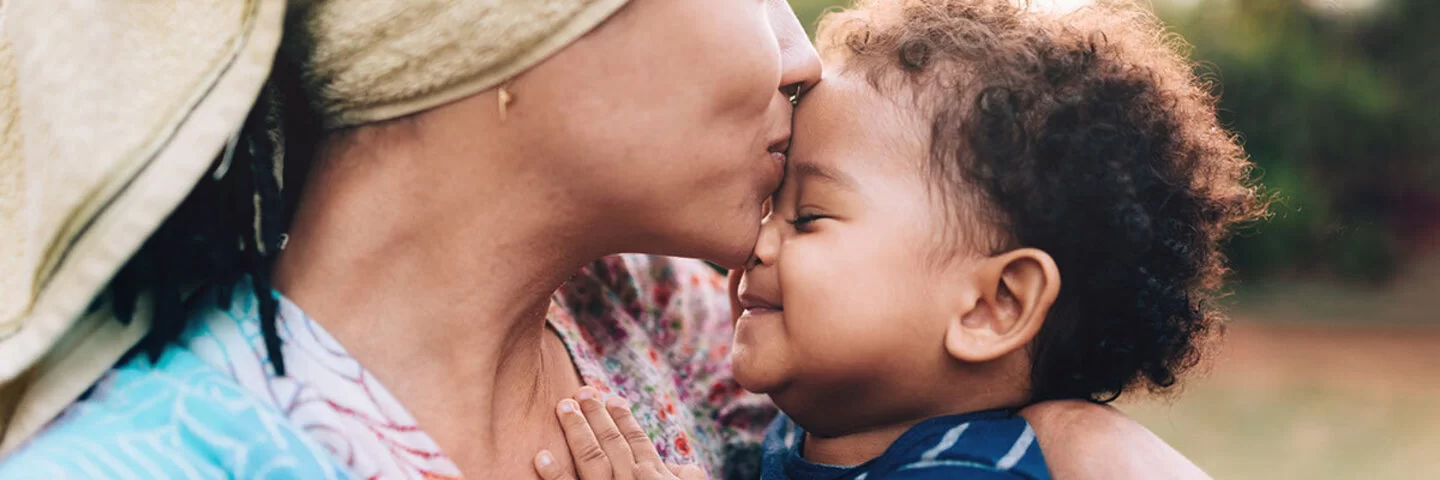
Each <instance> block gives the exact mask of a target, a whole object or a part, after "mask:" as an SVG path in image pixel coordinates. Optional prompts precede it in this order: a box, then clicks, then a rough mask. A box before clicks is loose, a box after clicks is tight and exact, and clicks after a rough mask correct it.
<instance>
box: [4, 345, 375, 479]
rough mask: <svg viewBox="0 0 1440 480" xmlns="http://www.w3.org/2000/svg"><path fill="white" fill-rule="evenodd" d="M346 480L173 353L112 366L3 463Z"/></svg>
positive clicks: (143, 474)
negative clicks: (338, 479)
mask: <svg viewBox="0 0 1440 480" xmlns="http://www.w3.org/2000/svg"><path fill="white" fill-rule="evenodd" d="M42 476H43V477H44V478H51V479H64V478H87V479H89V478H348V476H349V475H348V474H347V473H345V471H344V470H343V468H342V467H340V466H339V464H337V463H336V462H335V461H334V460H333V459H332V457H331V456H330V455H329V453H328V452H326V451H324V450H323V449H321V448H319V447H318V446H316V445H315V444H314V443H313V442H311V441H310V440H309V439H308V438H307V437H305V436H304V434H303V433H302V432H300V431H298V430H297V429H296V428H294V427H293V426H291V425H289V423H288V422H287V421H286V420H285V418H284V417H283V416H282V415H281V414H280V413H279V412H277V411H275V410H274V408H273V407H270V406H269V405H267V404H264V403H263V402H260V401H259V400H257V399H255V398H253V397H252V396H251V395H250V394H249V393H247V392H246V391H245V390H244V389H243V387H241V386H240V385H239V384H237V383H235V382H234V381H233V380H231V379H230V378H229V377H228V376H226V375H225V374H224V373H223V372H220V371H219V370H216V369H215V368H214V367H211V366H210V365H208V364H206V363H205V362H203V361H202V360H201V359H200V358H198V357H196V356H195V355H194V354H192V353H190V352H189V351H188V350H185V349H183V348H179V347H172V348H171V349H169V350H167V351H166V352H165V354H164V355H162V356H161V357H160V358H159V359H157V360H156V361H153V362H152V361H150V359H148V358H143V356H141V357H137V358H134V359H132V360H130V361H128V362H126V363H124V364H123V365H121V366H119V367H116V368H114V369H112V370H111V371H110V372H109V373H107V374H106V376H105V377H104V378H103V379H102V380H101V381H100V382H99V383H97V384H96V385H95V387H94V388H93V389H92V391H91V392H90V394H89V396H88V397H87V398H86V399H84V400H82V401H79V402H76V403H75V404H73V405H71V406H70V407H69V408H68V409H67V410H66V411H65V413H63V414H62V415H61V416H60V417H59V418H58V419H56V420H55V421H54V422H53V423H52V424H51V425H50V426H48V427H47V428H46V429H45V430H44V431H42V432H41V433H40V434H39V435H37V436H36V437H34V438H32V439H30V440H29V441H28V442H27V443H26V444H25V445H23V446H22V447H21V448H20V449H19V450H17V451H16V452H14V453H13V454H12V455H11V456H10V457H8V458H6V459H5V460H4V462H3V463H0V477H3V478H41V477H42Z"/></svg>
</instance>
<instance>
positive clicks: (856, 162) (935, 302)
mask: <svg viewBox="0 0 1440 480" xmlns="http://www.w3.org/2000/svg"><path fill="white" fill-rule="evenodd" d="M900 108H902V107H901V106H899V105H897V104H895V103H893V102H891V101H890V100H888V99H885V98H882V97H880V96H879V95H878V94H877V93H876V92H875V91H874V90H873V89H872V88H871V87H870V85H868V84H867V83H865V81H864V80H863V79H860V78H853V77H851V76H835V77H832V78H827V79H826V80H825V81H823V82H821V83H820V85H819V86H817V87H816V88H815V89H814V90H813V91H811V92H810V93H809V94H807V96H806V97H805V99H804V101H802V102H801V104H800V106H799V108H798V109H797V111H796V121H795V139H794V143H793V144H792V147H791V150H790V163H789V166H788V171H787V175H786V179H785V183H784V185H783V186H782V187H781V189H780V191H779V192H778V193H777V196H776V197H775V199H774V209H773V210H772V213H771V214H770V215H769V216H768V217H766V219H765V220H764V223H763V226H762V227H761V233H760V238H759V243H758V244H757V245H756V247H755V252H754V259H752V260H751V262H750V264H748V265H747V268H746V271H745V273H744V276H743V278H742V280H741V283H740V288H739V297H740V302H741V307H742V308H743V309H744V310H743V313H742V314H741V316H740V318H739V320H738V322H737V324H736V326H735V346H734V349H733V354H732V357H731V358H732V360H733V362H734V372H735V377H736V379H737V380H739V382H740V384H741V386H743V387H745V388H746V389H748V390H751V391H755V392H760V393H767V394H770V395H771V397H772V398H773V399H774V400H775V401H776V402H777V404H779V406H780V407H781V408H783V409H785V410H786V412H787V413H789V414H790V415H791V416H792V417H795V418H796V420H797V421H800V422H801V424H804V425H806V427H807V428H808V429H811V431H816V430H815V429H816V428H827V427H826V425H827V424H829V425H833V430H835V431H836V433H838V432H839V431H843V430H848V429H852V428H863V426H864V425H868V424H874V423H876V422H880V423H883V422H886V421H893V420H894V419H895V418H901V417H906V416H909V415H911V414H914V413H915V412H916V411H917V409H923V408H925V407H926V405H922V404H920V403H924V402H926V401H933V400H931V399H927V398H925V397H927V396H928V397H933V396H934V395H926V393H925V392H927V391H932V392H933V391H934V390H933V389H934V387H935V383H936V382H937V380H938V379H937V378H936V377H937V376H939V374H940V373H939V372H941V371H942V369H943V368H944V367H943V365H945V362H948V361H950V360H949V357H948V356H947V353H946V350H945V347H944V343H943V338H944V332H945V325H946V319H947V318H948V317H947V313H948V309H947V308H946V305H947V303H946V302H947V299H946V298H944V297H945V296H946V295H944V294H943V293H940V292H937V288H936V284H937V283H938V282H937V281H938V280H939V279H940V278H942V277H945V276H946V275H944V273H945V271H944V270H945V269H947V268H954V267H953V263H954V262H951V261H947V260H946V259H945V258H944V256H937V255H935V252H936V248H937V246H938V245H940V244H941V241H942V234H943V233H944V231H945V230H944V229H945V228H953V227H951V226H949V225H948V224H947V223H945V222H942V221H941V219H942V216H941V215H940V214H939V213H938V212H939V211H940V210H937V208H939V205H940V203H938V202H936V201H934V200H932V197H931V196H930V191H931V190H930V187H929V182H928V181H927V180H926V179H925V177H924V175H923V172H922V165H924V162H926V161H927V160H926V158H927V152H926V150H925V145H926V143H925V139H926V138H928V134H929V131H928V129H927V128H923V127H917V126H918V125H921V123H919V122H917V121H915V119H913V118H911V117H910V116H909V115H905V114H903V113H902V112H901V110H900ZM937 193H938V192H937ZM950 278H953V277H950ZM917 402H918V403H917ZM802 416H809V417H811V418H802ZM807 420H808V421H807ZM837 422H838V423H837Z"/></svg>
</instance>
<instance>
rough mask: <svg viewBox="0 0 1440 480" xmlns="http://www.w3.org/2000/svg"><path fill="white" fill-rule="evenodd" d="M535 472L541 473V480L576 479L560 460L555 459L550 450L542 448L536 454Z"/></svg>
mask: <svg viewBox="0 0 1440 480" xmlns="http://www.w3.org/2000/svg"><path fill="white" fill-rule="evenodd" d="M535 473H536V474H539V475H540V478H541V480H575V477H572V476H570V472H566V471H565V469H564V468H563V467H561V466H560V462H557V461H555V456H554V455H551V454H550V451H549V450H541V451H540V454H539V455H536V456H535Z"/></svg>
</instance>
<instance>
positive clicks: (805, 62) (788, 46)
mask: <svg viewBox="0 0 1440 480" xmlns="http://www.w3.org/2000/svg"><path fill="white" fill-rule="evenodd" d="M766 4H767V5H769V7H770V26H771V28H773V29H775V38H776V39H778V40H779V42H780V67H781V71H780V88H782V89H786V90H792V89H793V91H789V92H787V93H788V94H798V93H803V92H804V91H806V90H809V89H810V87H813V86H815V83H816V82H819V81H820V55H819V54H818V53H816V52H815V46H814V45H811V44H810V37H809V36H808V35H806V34H805V29H804V28H803V27H801V26H800V19H799V18H796V17H795V11H794V10H792V9H791V8H790V3H789V2H786V1H785V0H767V2H766Z"/></svg>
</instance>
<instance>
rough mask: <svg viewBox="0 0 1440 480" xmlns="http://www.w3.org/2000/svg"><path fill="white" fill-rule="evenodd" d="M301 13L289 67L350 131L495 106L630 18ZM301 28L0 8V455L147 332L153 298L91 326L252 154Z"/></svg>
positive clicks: (330, 8) (40, 6)
mask: <svg viewBox="0 0 1440 480" xmlns="http://www.w3.org/2000/svg"><path fill="white" fill-rule="evenodd" d="M294 3H301V4H304V5H303V10H300V9H298V8H301V7H296V6H294V5H291V6H290V9H291V10H293V11H292V12H291V17H292V18H291V19H290V23H291V26H290V28H289V33H287V34H286V36H287V40H286V46H285V51H286V52H290V53H294V54H295V55H296V58H297V59H300V60H301V62H300V63H301V64H302V73H303V74H304V76H305V77H306V78H305V80H306V84H307V88H308V89H309V91H310V92H311V96H312V97H313V98H314V100H315V105H314V106H315V107H316V109H317V110H318V111H320V112H321V115H322V117H323V118H324V120H325V121H326V123H327V124H328V125H330V126H348V125H355V124H361V123H367V122H372V121H377V120H384V119H388V118H394V117H398V116H402V115H408V114H411V113H415V112H418V111H421V110H424V109H428V108H430V107H433V106H436V105H440V104H443V103H446V102H449V101H453V100H456V99H459V98H462V97H465V96H468V95H470V94H473V93H476V92H479V91H482V90H485V89H488V88H491V87H493V86H494V85H496V84H497V83H499V82H500V81H503V80H504V79H506V78H509V77H511V76H514V75H516V74H518V73H519V72H521V71H523V70H524V69H526V68H528V67H529V66H531V65H533V64H535V63H537V62H539V61H541V60H542V59H544V58H546V57H548V55H550V54H552V53H553V52H555V51H558V50H559V49H560V48H563V47H564V46H565V45H568V44H569V43H570V42H571V41H573V40H574V39H575V38H577V37H579V36H581V35H583V34H584V33H585V32H587V31H589V30H590V29H592V28H593V27H594V26H595V25H597V24H599V23H601V22H602V21H603V20H604V19H605V18H607V17H608V16H609V15H610V14H611V13H613V12H614V11H616V10H617V9H619V8H620V6H622V5H623V4H624V3H625V0H474V1H466V2H454V1H448V0H388V1H387V0H313V1H309V2H294ZM417 12H419V14H417ZM286 13H287V2H286V1H285V0H235V1H224V2H216V1H196V0H106V1H95V0H0V425H3V440H0V452H6V451H9V450H12V449H13V448H14V447H15V446H16V445H18V444H20V443H21V442H23V441H24V439H26V438H29V437H30V436H31V435H33V434H34V433H35V432H37V431H38V430H39V429H40V428H42V427H43V426H44V425H45V424H46V423H47V422H49V421H50V420H51V419H52V418H54V416H55V415H56V414H58V413H59V412H60V411H61V410H63V409H64V407H65V406H66V405H68V404H69V403H71V402H73V401H74V399H75V398H77V397H78V396H79V395H80V394H81V393H82V392H84V390H85V389H86V388H88V387H89V386H90V385H91V384H93V383H94V381H95V380H96V379H98V378H99V377H100V376H101V375H102V374H103V373H104V372H105V371H106V370H108V369H109V368H111V367H112V366H113V365H114V363H115V362H116V361H117V360H118V359H119V358H120V357H121V356H122V355H123V353H124V352H126V351H127V350H129V349H130V348H131V347H132V346H133V345H134V344H135V343H136V342H137V341H138V340H139V339H140V338H141V337H142V336H143V335H144V334H145V332H146V331H147V329H148V328H149V322H148V320H147V313H148V306H147V305H146V304H145V301H144V300H143V299H142V301H141V304H140V305H137V311H136V315H135V317H136V318H135V321H133V322H131V323H130V324H129V325H128V326H127V325H124V324H122V323H120V322H118V321H115V320H114V319H113V314H112V313H111V312H110V310H109V309H108V308H104V306H103V305H102V306H101V307H102V308H98V309H95V311H93V312H89V313H87V310H89V309H88V308H87V307H89V306H90V305H91V303H92V301H94V299H95V297H96V296H97V294H98V293H99V292H101V291H102V290H103V289H104V288H105V287H106V285H107V283H108V282H109V281H110V279H111V277H113V276H114V275H115V273H116V272H117V271H118V270H119V269H120V267H121V266H123V265H124V264H125V262H126V261H127V260H128V259H129V258H130V257H131V256H132V255H134V254H135V252H136V251H137V250H138V249H139V248H140V247H141V245H142V244H143V243H144V242H145V240H146V239H147V238H148V237H149V236H150V235H151V234H152V233H153V232H155V230H156V229H157V228H158V227H159V226H160V224H161V222H162V221H164V220H165V218H166V217H167V216H168V215H169V214H170V213H171V212H172V211H173V210H174V209H175V208H176V207H177V206H178V205H179V204H180V202H181V201H182V200H183V199H184V198H185V197H186V195H187V194H188V193H189V192H190V190H191V189H192V188H193V187H194V186H195V185H196V184H197V183H198V182H199V180H200V179H201V178H202V177H204V176H205V175H206V174H207V173H208V170H209V168H210V166H211V165H212V163H213V161H214V159H215V158H216V156H217V154H218V153H219V152H221V151H222V149H223V148H224V147H225V145H226V144H227V141H228V140H229V139H230V138H232V137H233V136H234V135H236V132H237V131H238V130H239V128H240V126H241V125H242V123H243V122H244V120H245V117H246V115H247V113H248V112H249V110H250V108H251V106H252V104H253V103H254V102H255V99H256V97H257V95H258V94H259V92H260V90H261V88H262V86H263V85H264V84H265V81H266V78H267V76H268V75H269V73H270V69H271V67H272V65H273V64H274V61H275V56H276V54H277V52H278V51H280V50H281V48H280V47H281V36H282V35H281V34H282V31H284V30H287V28H286V27H285V24H286V18H285V17H286ZM380 27H383V28H380ZM292 40H293V41H292ZM397 45H398V46H403V47H405V48H398V47H397ZM427 49H428V50H427Z"/></svg>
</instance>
